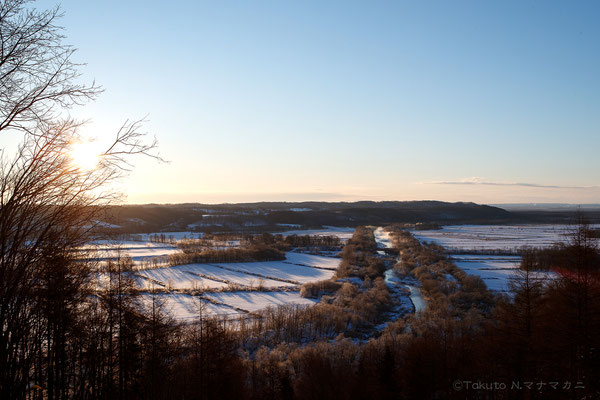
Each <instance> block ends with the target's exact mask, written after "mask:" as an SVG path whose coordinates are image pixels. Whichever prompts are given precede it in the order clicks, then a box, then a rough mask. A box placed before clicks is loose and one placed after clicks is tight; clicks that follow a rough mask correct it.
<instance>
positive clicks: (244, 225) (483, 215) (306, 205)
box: [107, 201, 514, 232]
mask: <svg viewBox="0 0 600 400" xmlns="http://www.w3.org/2000/svg"><path fill="white" fill-rule="evenodd" d="M110 214H111V216H112V217H111V218H110V221H107V222H110V223H113V224H116V225H119V226H120V227H122V230H123V231H124V232H157V231H181V230H193V231H203V232H211V231H229V230H232V231H233V230H235V231H248V232H254V231H267V230H277V229H279V230H282V229H284V228H285V227H286V226H287V227H288V228H289V226H290V225H293V226H295V225H297V226H298V227H303V228H318V227H321V226H326V225H333V226H348V227H354V226H358V225H375V224H377V225H385V224H391V223H417V222H423V223H437V224H440V225H442V224H466V223H470V224H483V223H507V222H509V221H512V220H513V219H514V215H513V214H512V213H510V212H508V211H506V210H504V209H502V208H499V207H493V206H487V205H479V204H475V203H462V202H460V203H447V202H442V201H383V202H374V201H358V202H353V203H349V202H335V203H328V202H261V203H239V204H216V205H215V204H195V203H186V204H166V205H160V204H145V205H124V206H116V207H113V208H112V209H111V210H110Z"/></svg>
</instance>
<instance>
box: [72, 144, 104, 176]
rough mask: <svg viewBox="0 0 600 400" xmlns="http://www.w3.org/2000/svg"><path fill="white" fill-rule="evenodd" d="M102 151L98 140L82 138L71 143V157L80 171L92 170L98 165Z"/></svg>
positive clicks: (73, 163)
mask: <svg viewBox="0 0 600 400" xmlns="http://www.w3.org/2000/svg"><path fill="white" fill-rule="evenodd" d="M100 154H102V151H101V149H100V147H99V144H98V143H97V142H94V141H92V140H82V141H76V142H73V143H71V145H70V152H69V158H70V159H71V164H72V165H73V167H75V168H77V169H79V170H80V171H84V172H87V171H92V170H93V169H94V168H96V167H97V166H98V162H99V161H100Z"/></svg>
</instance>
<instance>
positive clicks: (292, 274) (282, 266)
mask: <svg viewBox="0 0 600 400" xmlns="http://www.w3.org/2000/svg"><path fill="white" fill-rule="evenodd" d="M215 265H218V266H221V267H225V268H228V269H231V270H235V271H241V272H249V273H251V274H259V275H261V276H264V277H269V278H277V279H284V280H291V281H295V282H298V283H300V284H303V283H307V282H313V281H320V280H323V279H329V278H331V277H332V276H333V275H334V273H335V271H333V270H330V269H327V270H325V269H317V268H312V267H306V266H303V265H297V264H290V263H289V262H286V261H264V262H248V263H224V264H215ZM255 279H257V278H255Z"/></svg>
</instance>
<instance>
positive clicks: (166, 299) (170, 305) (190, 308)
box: [140, 293, 240, 322]
mask: <svg viewBox="0 0 600 400" xmlns="http://www.w3.org/2000/svg"><path fill="white" fill-rule="evenodd" d="M154 296H156V297H157V299H158V300H159V301H160V302H162V303H163V307H164V308H163V309H164V311H165V312H166V313H167V314H169V315H170V316H171V317H173V318H174V319H176V320H178V321H181V322H186V321H187V322H190V321H193V320H194V319H196V318H198V316H199V310H198V308H199V306H202V307H203V310H202V312H203V313H204V315H205V316H214V315H223V316H224V315H232V316H235V315H239V314H240V312H239V311H236V310H235V309H233V308H231V307H227V306H226V305H220V304H213V303H211V302H209V301H206V300H202V299H200V298H199V297H196V296H190V295H187V294H179V293H157V294H154ZM140 301H141V303H142V306H143V307H144V308H146V309H149V308H150V307H151V306H152V294H150V293H143V294H141V295H140Z"/></svg>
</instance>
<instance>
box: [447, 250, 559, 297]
mask: <svg viewBox="0 0 600 400" xmlns="http://www.w3.org/2000/svg"><path fill="white" fill-rule="evenodd" d="M452 260H453V261H454V263H455V264H456V265H457V266H458V267H459V268H461V269H462V270H463V271H465V272H466V273H467V274H469V275H475V276H478V277H480V278H481V279H483V281H484V282H485V284H486V285H487V287H488V288H489V289H490V290H492V291H496V292H507V291H508V290H509V285H508V284H509V281H510V279H511V278H515V277H516V275H515V274H516V272H517V271H518V270H519V263H520V259H519V257H514V256H509V257H506V256H504V257H503V256H487V257H482V256H473V255H462V254H461V255H459V256H453V257H452ZM532 274H533V279H552V278H554V277H555V276H556V274H554V273H553V272H542V271H539V272H532Z"/></svg>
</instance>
